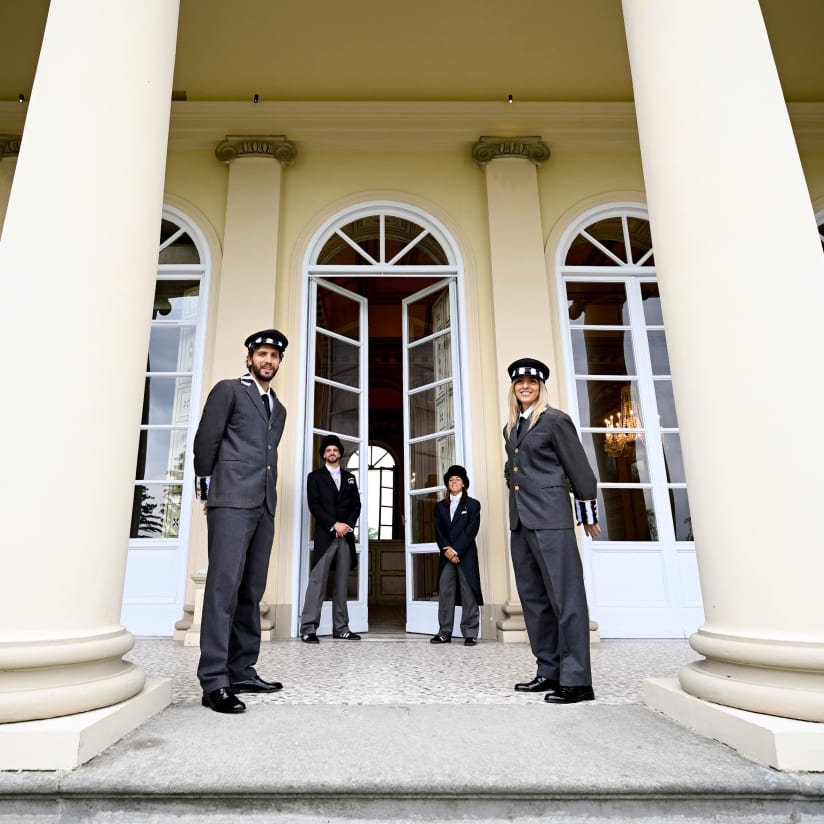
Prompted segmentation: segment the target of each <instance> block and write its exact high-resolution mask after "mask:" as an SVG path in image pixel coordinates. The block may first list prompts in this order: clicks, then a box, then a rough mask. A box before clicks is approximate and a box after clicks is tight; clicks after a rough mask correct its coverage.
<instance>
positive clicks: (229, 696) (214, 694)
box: [200, 687, 246, 714]
mask: <svg viewBox="0 0 824 824" xmlns="http://www.w3.org/2000/svg"><path fill="white" fill-rule="evenodd" d="M200 703H201V704H203V706H204V707H209V709H211V710H214V711H215V712H225V713H229V714H235V713H238V712H245V711H246V704H244V703H243V701H241V700H240V699H239V698H238V697H237V696H236V695H235V694H234V693H233V692H232V691H231V690H230V689H227V688H226V687H218V689H216V690H212V691H211V692H204V693H203V698H202V699H201V701H200Z"/></svg>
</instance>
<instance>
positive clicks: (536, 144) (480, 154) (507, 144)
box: [472, 137, 549, 166]
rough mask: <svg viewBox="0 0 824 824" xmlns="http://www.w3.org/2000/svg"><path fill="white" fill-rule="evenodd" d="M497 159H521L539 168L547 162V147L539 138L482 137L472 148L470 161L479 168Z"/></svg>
mask: <svg viewBox="0 0 824 824" xmlns="http://www.w3.org/2000/svg"><path fill="white" fill-rule="evenodd" d="M497 157H523V158H524V159H525V160H528V161H530V163H534V164H535V165H536V166H540V165H541V164H542V163H544V162H545V161H547V160H549V147H548V146H547V145H546V143H542V142H541V138H540V137H482V138H480V139H479V140H478V142H477V143H476V144H475V145H474V146H473V147H472V159H473V160H474V161H475V162H476V163H477V164H478V165H479V166H485V165H486V164H487V163H489V162H490V161H491V160H495V158H497Z"/></svg>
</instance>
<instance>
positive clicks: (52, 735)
mask: <svg viewBox="0 0 824 824" xmlns="http://www.w3.org/2000/svg"><path fill="white" fill-rule="evenodd" d="M171 703H172V680H171V678H147V679H146V685H145V686H144V687H143V689H142V690H141V691H140V692H139V693H138V694H137V695H135V696H134V698H129V699H128V700H127V701H123V702H121V703H120V704H114V705H112V706H111V707H103V708H102V709H99V710H90V711H89V712H81V713H77V714H76V715H64V716H62V717H60V718H46V719H43V720H40V721H18V722H14V723H10V724H0V770H71V769H74V768H75V767H79V766H80V765H81V764H85V763H86V761H89V760H90V759H92V758H94V757H95V756H96V755H99V754H100V753H101V752H103V750H105V749H107V748H108V747H110V746H111V745H112V744H114V743H115V742H116V741H118V740H119V739H121V738H122V737H123V736H124V735H126V734H127V733H129V732H131V731H132V730H133V729H135V728H136V727H139V726H140V725H141V724H142V723H143V722H144V721H148V719H149V718H151V717H152V716H153V715H156V714H157V713H159V712H160V711H161V710H163V709H165V708H166V707H168V706H169V704H171Z"/></svg>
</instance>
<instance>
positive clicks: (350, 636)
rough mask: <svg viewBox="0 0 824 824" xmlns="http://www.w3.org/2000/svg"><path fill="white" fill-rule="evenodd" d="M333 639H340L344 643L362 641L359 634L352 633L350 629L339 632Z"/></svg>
mask: <svg viewBox="0 0 824 824" xmlns="http://www.w3.org/2000/svg"><path fill="white" fill-rule="evenodd" d="M332 637H333V638H340V639H342V640H344V641H360V635H358V633H357V632H350V631H349V630H348V629H345V630H344V631H343V632H339V633H337V634H335V635H332Z"/></svg>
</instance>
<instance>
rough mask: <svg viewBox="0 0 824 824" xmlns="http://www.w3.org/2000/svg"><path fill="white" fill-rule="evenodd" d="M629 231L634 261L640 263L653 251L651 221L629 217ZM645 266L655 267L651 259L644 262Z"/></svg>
mask: <svg viewBox="0 0 824 824" xmlns="http://www.w3.org/2000/svg"><path fill="white" fill-rule="evenodd" d="M627 229H628V230H629V242H630V246H631V247H632V260H633V262H634V263H638V261H639V260H641V258H642V257H643V256H644V255H645V254H646V253H647V252H648V251H649V250H650V249H652V234H651V233H650V228H649V221H648V220H645V219H644V218H640V217H628V218H627ZM644 265H645V266H653V265H654V264H653V263H652V259H651V258H647V260H645V261H644Z"/></svg>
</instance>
